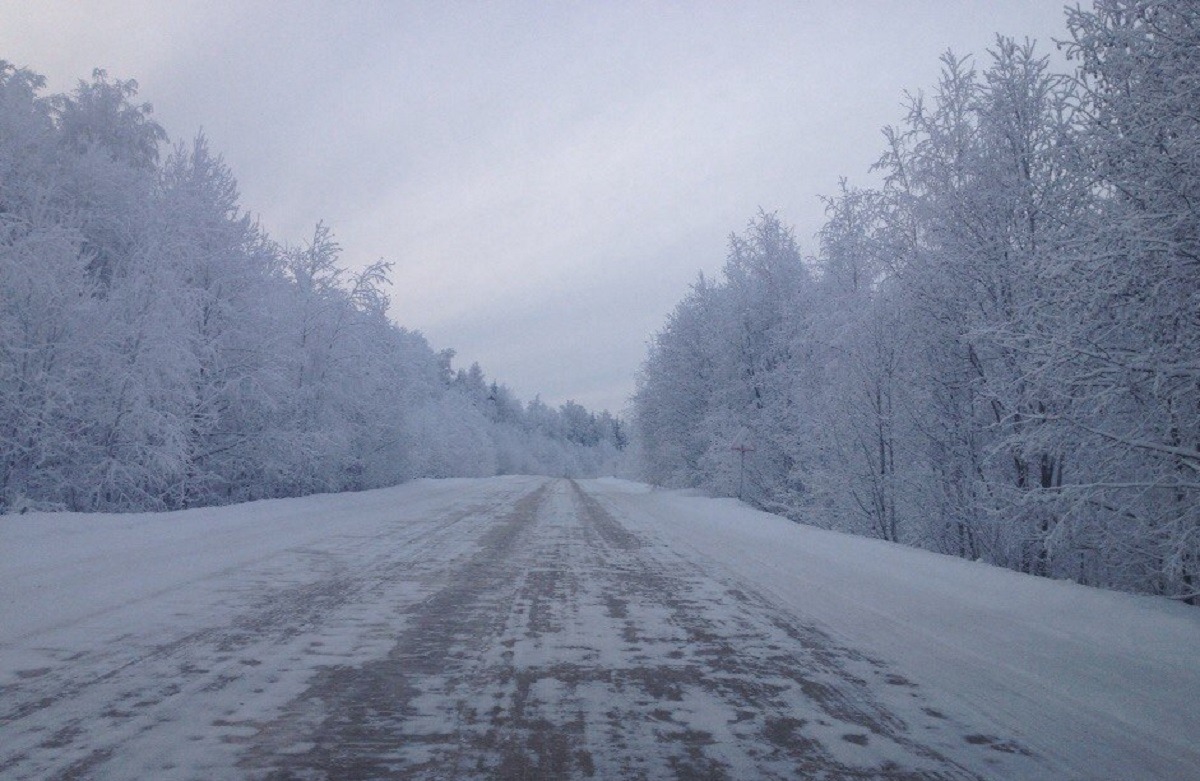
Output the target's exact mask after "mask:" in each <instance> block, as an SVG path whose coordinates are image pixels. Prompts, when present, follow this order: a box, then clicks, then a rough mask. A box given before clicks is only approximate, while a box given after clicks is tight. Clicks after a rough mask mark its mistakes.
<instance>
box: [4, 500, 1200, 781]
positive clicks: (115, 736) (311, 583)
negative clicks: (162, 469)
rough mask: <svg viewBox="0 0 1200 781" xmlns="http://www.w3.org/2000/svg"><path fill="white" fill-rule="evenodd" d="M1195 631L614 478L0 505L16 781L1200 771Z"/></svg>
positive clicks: (1091, 596)
mask: <svg viewBox="0 0 1200 781" xmlns="http://www.w3.org/2000/svg"><path fill="white" fill-rule="evenodd" d="M1197 614H1200V611H1198V610H1196V609H1194V608H1189V607H1186V606H1182V605H1177V604H1173V603H1170V602H1167V601H1165V600H1160V599H1152V598H1144V597H1133V596H1129V595H1121V594H1111V593H1106V592H1101V591H1097V590H1094V589H1087V588H1083V587H1079V586H1074V585H1071V584H1064V583H1055V582H1050V581H1046V580H1041V579H1036V578H1031V577H1025V576H1020V575H1017V574H1014V573H1010V572H1004V571H1000V570H995V569H993V568H989V567H985V566H983V565H979V564H973V563H971V562H963V561H959V560H956V559H950V558H946V557H941V556H936V555H933V554H929V553H925V552H921V551H916V550H911V549H906V548H902V547H899V546H895V545H888V544H885V543H879V542H876V541H871V540H864V539H858V538H852V537H847V536H844V535H837V534H832V533H828V532H821V531H818V530H816V529H812V528H810V527H804V526H800V525H796V524H792V523H790V522H787V521H784V520H782V519H778V518H775V517H772V516H768V515H766V514H763V513H757V512H754V511H751V510H748V509H747V508H745V507H743V506H741V505H739V504H737V503H735V502H732V501H729V500H710V499H703V498H699V497H693V496H688V495H685V494H681V493H678V492H669V491H652V490H650V489H649V488H647V487H645V486H640V485H637V484H633V483H626V482H621V481H615V480H606V481H579V482H575V481H569V480H557V479H546V478H535V477H509V478H495V479H489V480H452V481H418V482H416V483H413V484H409V485H406V486H401V487H398V488H394V489H387V490H380V491H370V492H364V493H360V494H343V495H337V496H317V497H308V498H304V499H293V500H279V501H270V502H259V503H253V504H248V505H242V506H237V507H228V508H211V509H203V510H193V511H186V512H181V513H164V514H139V515H92V516H86V515H69V514H63V515H26V516H16V517H11V516H10V517H3V518H0V778H4V779H10V778H11V779H44V778H61V779H82V778H97V779H149V778H153V779H164V780H166V779H225V778H228V779H243V778H245V779H274V780H282V779H331V780H340V779H345V780H347V781H353V780H354V779H384V778H396V779H493V778H501V779H503V778H512V779H567V778H593V777H594V778H598V779H671V778H676V779H771V778H777V779H793V778H804V779H810V778H811V779H860V778H879V779H991V778H996V779H1056V780H1057V779H1118V778H1119V779H1134V778H1136V779H1181V780H1182V779H1190V778H1198V777H1200V748H1198V747H1197V741H1196V736H1197V735H1200V706H1197V703H1198V702H1200V664H1198V662H1200V616H1198V615H1197Z"/></svg>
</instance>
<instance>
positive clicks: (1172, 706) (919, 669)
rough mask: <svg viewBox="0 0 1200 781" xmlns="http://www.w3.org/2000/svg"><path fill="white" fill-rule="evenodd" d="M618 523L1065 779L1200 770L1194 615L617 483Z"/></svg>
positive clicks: (613, 502) (606, 486) (613, 492)
mask: <svg viewBox="0 0 1200 781" xmlns="http://www.w3.org/2000/svg"><path fill="white" fill-rule="evenodd" d="M586 485H587V490H588V491H589V492H591V493H593V494H594V495H595V496H597V498H600V499H601V500H602V501H603V502H604V503H605V504H606V505H607V506H608V507H609V508H610V510H612V511H614V514H616V515H617V516H618V517H619V518H620V519H621V521H622V522H623V523H625V524H627V526H628V527H629V528H630V529H632V530H636V531H640V532H641V533H645V534H649V535H653V536H661V537H664V538H666V539H667V540H668V541H669V543H670V544H671V545H673V546H678V548H679V549H680V550H690V551H693V552H694V553H695V554H696V556H697V557H700V558H702V559H703V560H707V561H710V562H712V563H714V564H715V565H717V566H719V567H720V568H722V569H724V570H725V571H726V572H727V573H729V575H730V576H731V577H734V578H737V579H740V580H743V581H745V582H748V583H749V584H752V585H753V587H754V588H756V589H758V590H759V591H760V592H762V593H764V594H767V595H769V596H770V597H771V598H773V599H774V600H776V601H778V603H779V604H781V605H783V606H786V607H787V608H789V609H790V610H792V611H793V612H794V613H795V614H797V615H798V616H801V617H805V616H807V617H809V618H811V619H812V620H814V621H816V622H818V623H819V624H820V625H821V626H823V627H824V628H826V630H827V631H828V632H829V633H830V634H831V635H833V636H835V637H837V638H838V639H839V640H841V641H842V642H844V643H846V644H848V645H850V646H853V647H857V648H860V649H862V650H864V651H866V652H868V653H872V654H875V655H877V656H878V657H880V658H882V659H883V660H885V661H891V662H894V663H896V664H897V665H898V667H899V669H901V670H903V671H904V672H905V673H906V674H907V675H908V676H910V677H911V678H912V679H913V680H914V681H915V682H917V683H919V684H921V685H922V686H923V687H926V688H928V689H931V690H940V691H941V692H942V693H943V696H944V697H945V698H946V700H944V701H948V702H956V703H957V704H958V706H959V708H960V709H961V714H959V715H962V716H963V717H964V718H965V719H967V720H968V721H972V720H973V721H979V719H981V718H982V719H984V720H987V721H990V722H992V723H994V724H995V725H996V729H997V731H1000V732H1002V734H1003V733H1005V732H1006V733H1007V734H1010V735H1012V736H1014V737H1017V738H1019V739H1020V740H1021V741H1022V742H1024V743H1025V744H1027V745H1029V746H1031V747H1033V748H1034V749H1035V750H1036V751H1037V752H1038V753H1039V754H1040V755H1042V756H1044V757H1045V758H1046V759H1047V760H1048V761H1050V762H1051V763H1053V764H1054V765H1056V766H1057V770H1058V771H1059V772H1061V776H1059V777H1061V778H1094V779H1126V778H1128V779H1133V778H1168V779H1181V780H1182V779H1191V778H1200V610H1198V609H1196V608H1194V607H1189V606H1186V605H1181V604H1177V603H1174V602H1171V601H1170V600H1166V599H1161V598H1155V597H1144V596H1135V595H1129V594H1119V593H1113V592H1108V591H1103V590H1099V589H1093V588H1087V587H1084V586H1079V585H1077V584H1074V583H1066V582H1056V581H1051V580H1046V579H1044V578H1036V577H1032V576H1027V575H1022V574H1019V573H1015V572H1011V571H1008V570H1004V569H999V568H996V567H990V566H987V565H984V564H981V563H977V562H970V561H965V560H962V559H958V558H954V557H950V556H942V555H938V554H934V553H930V552H927V551H921V550H916V549H913V548H909V547H906V546H901V545H896V544H892V543H887V542H883V541H880V540H870V539H864V538H860V537H854V536H850V535H845V534H839V533H835V532H829V531H824V530H821V529H816V528H813V527H811V526H805V525H801V524H796V523H793V522H791V521H788V520H786V519H783V518H780V517H778V516H774V515H769V514H767V513H762V512H758V511H756V510H753V509H750V508H748V507H747V506H745V505H744V504H742V503H740V502H737V501H736V500H732V499H720V500H714V499H706V498H703V497H698V496H695V495H690V494H689V493H688V492H680V491H663V490H653V489H650V488H649V487H647V486H645V485H641V484H638V483H630V482H625V481H620V480H615V479H605V480H599V481H593V482H591V483H588V484H586Z"/></svg>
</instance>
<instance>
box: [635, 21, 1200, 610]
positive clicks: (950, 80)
mask: <svg viewBox="0 0 1200 781" xmlns="http://www.w3.org/2000/svg"><path fill="white" fill-rule="evenodd" d="M1066 27H1067V31H1068V35H1067V38H1066V39H1065V40H1064V41H1062V42H1059V43H1058V45H1059V47H1060V48H1061V49H1062V51H1064V53H1065V54H1066V55H1067V58H1068V60H1067V61H1068V62H1069V63H1072V66H1073V71H1072V72H1069V73H1056V72H1053V71H1052V70H1051V68H1050V66H1049V63H1048V60H1047V58H1046V57H1044V56H1042V55H1041V54H1039V52H1038V51H1037V50H1036V48H1035V46H1034V45H1033V44H1031V43H1029V42H1019V41H1015V40H1011V39H1007V38H997V39H996V42H995V44H994V46H993V47H992V48H991V50H990V51H989V52H988V53H987V55H986V57H983V58H982V62H981V63H980V64H978V65H976V64H975V62H974V61H973V60H972V59H969V58H960V57H957V56H955V55H953V54H946V55H945V56H943V58H942V65H943V68H942V72H941V77H940V80H939V82H938V83H937V85H936V86H935V87H934V88H933V89H932V90H930V91H929V92H928V94H925V93H918V94H914V95H909V96H908V97H907V100H906V103H905V109H906V110H905V114H904V116H903V118H902V119H901V121H900V122H899V123H898V124H896V125H895V126H893V127H889V128H887V129H886V130H885V132H884V145H883V146H884V148H883V151H882V154H881V156H880V158H879V160H878V162H877V163H876V165H875V168H876V170H878V171H879V172H880V173H881V174H882V184H881V185H880V186H878V187H874V188H856V187H851V186H849V185H847V184H846V183H845V182H843V183H842V184H841V187H840V190H839V191H838V192H837V194H836V195H834V196H833V197H829V198H827V199H825V210H826V221H825V223H824V226H823V228H822V229H821V231H820V233H819V235H818V237H817V238H818V247H819V248H818V251H817V253H816V255H815V257H804V256H802V254H801V252H800V250H799V249H798V247H797V244H796V241H795V239H794V236H793V234H792V231H791V230H790V229H789V228H788V227H787V226H786V225H784V224H783V223H782V222H781V220H780V219H779V218H778V217H777V216H776V215H774V214H769V213H760V214H759V215H758V216H757V217H756V218H755V219H754V220H752V221H751V223H750V225H749V227H748V228H747V229H746V231H745V232H744V233H742V234H740V235H734V236H733V237H731V239H730V243H729V252H728V256H727V260H726V263H725V266H724V270H723V274H722V276H721V278H720V279H716V280H713V279H707V278H704V277H703V276H702V277H701V278H700V279H699V280H698V281H697V282H696V283H695V284H694V285H693V286H692V288H691V290H690V291H689V293H688V295H687V296H686V298H684V300H683V301H681V302H680V303H679V305H678V306H677V307H676V309H675V310H674V312H673V313H672V314H671V315H670V317H669V318H668V321H667V323H666V325H665V327H664V328H663V329H662V330H661V331H660V332H659V333H658V334H657V335H656V336H655V338H654V339H653V341H652V343H651V346H650V349H649V354H648V357H647V358H646V361H645V363H644V365H643V367H642V370H641V374H640V377H639V381H638V390H637V394H636V397H635V403H634V410H635V415H634V421H635V424H636V430H637V444H638V449H639V450H640V453H641V457H642V463H643V467H642V468H643V470H644V473H645V476H646V477H647V478H648V479H650V480H652V481H654V482H657V483H661V484H665V485H672V486H693V487H702V488H706V489H708V490H711V491H714V492H717V493H722V494H725V495H733V493H734V492H735V491H736V486H737V482H738V479H739V474H738V470H739V453H738V452H736V451H734V450H732V449H731V448H733V447H734V446H736V445H747V446H752V447H754V448H755V450H754V452H752V453H749V454H747V457H746V461H745V463H746V475H745V481H746V489H745V490H746V492H747V494H748V498H749V499H750V500H751V501H753V502H755V503H756V504H758V505H759V506H761V507H764V508H766V509H769V510H773V511H778V512H782V513H784V514H787V515H789V516H791V517H793V518H796V519H800V520H804V521H807V522H811V523H816V524H820V525H824V526H827V527H830V528H835V529H841V530H845V531H850V532H854V533H858V534H865V535H870V536H874V537H879V538H882V539H886V540H893V541H899V542H904V543H908V544H912V545H916V546H920V547H923V548H928V549H930V550H935V551H940V552H943V553H949V554H954V555H958V556H963V557H966V558H971V559H979V560H983V561H986V562H990V563H993V564H997V565H1000V566H1004V567H1010V568H1012V569H1015V570H1019V571H1022V572H1028V573H1035V574H1039V575H1044V576H1048V577H1055V578H1068V579H1072V580H1076V581H1078V582H1081V583H1086V584H1094V585H1100V586H1105V587H1111V588H1118V589H1126V590H1133V591H1139V592H1148V593H1153V594H1164V595H1168V596H1171V597H1174V598H1177V599H1181V600H1185V601H1190V602H1192V603H1194V604H1195V603H1200V115H1198V114H1197V106H1200V6H1198V5H1197V4H1195V3H1194V2H1191V1H1190V0H1099V1H1098V2H1096V3H1095V4H1094V6H1093V7H1092V8H1091V9H1087V10H1085V9H1081V8H1075V9H1068V10H1067V12H1066Z"/></svg>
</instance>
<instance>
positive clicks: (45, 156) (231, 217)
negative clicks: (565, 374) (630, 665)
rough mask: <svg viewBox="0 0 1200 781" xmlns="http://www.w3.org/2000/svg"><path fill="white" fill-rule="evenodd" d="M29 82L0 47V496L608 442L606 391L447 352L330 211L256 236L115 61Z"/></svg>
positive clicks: (183, 495)
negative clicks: (347, 239) (395, 298)
mask: <svg viewBox="0 0 1200 781" xmlns="http://www.w3.org/2000/svg"><path fill="white" fill-rule="evenodd" d="M44 89H45V80H44V79H43V78H42V77H41V76H39V75H37V74H36V73H33V72H31V71H30V70H28V69H23V68H17V67H15V66H13V65H12V64H10V63H7V62H4V61H0V513H4V512H6V511H22V510H26V509H31V508H32V509H68V510H109V511H126V510H160V509H175V508H185V507H193V506H197V505H208V504H221V503H230V502H238V501H247V500H252V499H261V498H268V497H280V496H295V495H301V494H308V493H312V492H320V491H344V490H356V489H363V488H371V487H377V486H385V485H391V484H395V483H398V482H401V481H403V480H407V479H410V478H414V477H421V476H429V477H451V476H484V475H493V474H498V473H511V472H533V473H544V474H556V475H590V474H594V473H596V472H597V471H599V470H601V469H608V468H610V466H609V464H610V463H611V462H612V461H613V460H614V459H615V458H616V456H617V454H618V451H619V450H620V449H621V448H623V447H624V432H623V430H622V426H621V423H620V421H618V420H617V419H615V418H613V417H612V416H611V415H609V414H608V413H607V412H605V413H600V414H598V415H597V414H594V413H591V412H589V411H587V410H585V409H583V408H582V407H581V406H579V405H578V404H574V403H568V404H566V405H563V406H562V407H560V408H557V409H554V408H551V407H549V406H547V405H546V404H544V403H542V402H541V401H540V400H537V399H535V400H534V401H532V402H530V403H529V404H527V405H525V404H522V403H521V402H520V401H519V400H518V399H516V398H515V397H514V396H513V394H512V393H511V392H510V391H509V390H508V389H507V388H506V387H505V386H503V385H500V384H497V383H495V382H488V381H487V380H486V378H485V377H484V376H483V373H482V371H481V370H480V369H479V367H478V366H472V367H471V368H470V369H467V370H455V369H454V368H452V365H451V359H452V356H453V352H452V351H449V350H443V351H436V350H434V349H433V348H431V347H430V346H429V344H428V343H427V342H426V340H425V339H424V338H423V337H422V336H421V334H420V333H417V332H415V331H411V330H408V329H406V328H402V327H400V326H398V325H396V324H395V323H393V322H392V321H391V320H390V319H389V317H388V314H387V310H388V305H389V301H388V296H387V294H386V289H387V286H388V277H387V275H388V271H389V269H390V265H389V264H387V263H384V262H382V261H381V262H377V263H374V264H372V265H370V266H368V267H367V268H365V269H362V270H360V271H351V270H349V269H347V268H345V267H343V266H342V265H340V263H339V253H340V250H341V248H340V247H339V246H338V244H337V242H336V240H335V238H334V236H333V233H332V231H331V230H330V229H329V227H328V226H325V225H317V226H316V228H315V230H314V232H313V234H312V236H311V237H309V238H308V239H307V240H306V241H303V242H301V243H299V244H295V245H292V244H280V243H277V242H276V241H274V240H272V239H271V238H270V237H269V236H268V235H267V234H266V233H265V232H264V231H263V230H262V229H261V228H260V226H259V225H258V224H256V222H255V221H254V220H253V219H252V218H251V216H250V215H249V214H248V213H247V212H246V211H245V210H243V208H242V207H241V205H240V203H239V195H238V190H237V184H236V181H235V179H234V177H233V175H232V173H231V172H230V170H229V168H228V167H227V166H226V165H225V164H224V162H223V161H222V159H221V157H220V156H219V155H217V154H215V153H214V152H213V150H212V149H210V147H209V143H208V141H207V140H206V138H205V137H204V136H203V135H198V136H197V137H195V138H194V139H193V140H192V141H190V142H188V143H176V144H174V145H170V144H169V143H168V139H167V135H166V133H165V131H164V130H163V128H162V127H161V126H160V125H158V124H157V123H156V122H155V121H154V120H153V119H152V115H151V109H150V107H149V105H146V104H141V103H138V102H137V101H136V98H137V84H136V83H135V82H133V81H121V80H114V79H110V78H109V77H108V76H107V74H106V73H104V72H103V71H99V70H98V71H96V72H95V73H94V74H93V77H92V79H91V80H90V81H81V82H79V85H78V87H77V88H76V89H75V90H74V91H72V92H70V93H69V94H56V95H44V94H43V92H44ZM163 151H166V154H165V156H164V155H162V153H163Z"/></svg>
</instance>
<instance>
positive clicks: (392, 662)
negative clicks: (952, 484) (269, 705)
mask: <svg viewBox="0 0 1200 781" xmlns="http://www.w3.org/2000/svg"><path fill="white" fill-rule="evenodd" d="M450 575H451V579H450V580H448V581H446V580H442V581H441V582H442V583H443V584H444V585H443V586H442V587H441V588H440V590H437V591H435V592H433V593H431V595H430V596H429V598H428V599H427V600H425V601H424V602H423V603H421V604H420V605H417V606H415V607H414V608H413V610H412V612H411V613H410V615H409V616H408V617H407V620H406V622H405V625H404V629H403V630H402V631H401V632H400V633H399V634H398V635H397V637H396V642H395V645H394V646H393V647H392V649H391V650H390V651H389V652H388V653H387V655H386V657H384V658H380V659H376V660H373V661H369V662H366V663H364V664H358V665H342V666H336V667H331V668H328V669H327V670H325V671H323V672H321V673H320V674H319V675H318V676H317V677H316V678H314V682H313V685H312V686H311V687H310V688H309V690H308V691H307V692H306V693H305V694H304V695H303V696H302V697H300V698H298V699H297V700H295V701H293V702H292V703H291V704H290V705H289V706H288V707H287V708H286V709H285V711H284V714H283V716H282V717H280V718H278V719H274V720H272V721H270V722H267V723H264V724H262V725H259V726H258V729H257V732H256V734H255V735H254V736H253V737H252V738H249V739H248V741H247V749H246V753H245V755H244V757H243V761H242V767H243V769H244V770H246V771H247V772H248V773H249V774H250V775H251V777H254V778H263V779H270V780H271V781H286V780H287V779H339V780H341V781H355V780H360V781H361V780H364V779H374V778H384V777H386V778H393V779H425V780H427V781H428V780H432V779H491V778H506V779H507V778H512V779H518V778H519V779H566V778H589V777H596V778H605V779H662V778H675V779H680V780H683V781H688V780H691V779H744V778H761V779H771V778H777V779H790V778H797V777H802V778H821V779H831V780H836V779H859V778H877V779H897V780H900V779H911V780H914V781H915V780H916V779H922V780H929V779H943V780H950V779H978V778H981V776H980V775H979V774H978V772H977V771H976V770H974V769H971V768H977V767H986V768H992V769H994V770H995V771H996V772H997V774H998V775H1003V773H1004V771H1005V768H1006V766H1005V764H1004V763H1005V761H1006V760H1014V761H1019V760H1021V759H1024V758H1025V756H1024V755H1023V754H1022V753H1021V752H1022V751H1023V750H1022V749H1021V748H1020V747H1019V746H1017V745H1016V744H1015V743H1011V742H1005V741H1000V740H999V739H992V738H988V740H987V741H979V742H978V744H977V745H974V746H971V747H968V748H969V749H970V750H975V751H976V753H977V756H976V757H975V759H977V760H978V761H977V762H972V763H971V768H968V767H966V766H964V765H963V764H960V763H959V762H958V761H956V760H954V759H951V758H949V757H948V755H947V753H946V752H944V751H942V750H941V747H942V746H950V745H952V744H953V745H954V746H955V747H957V748H958V749H960V750H959V751H958V752H957V753H956V754H955V757H961V756H962V751H961V747H962V734H961V732H959V731H958V730H959V729H960V727H959V725H955V724H953V723H951V722H950V721H949V720H948V719H946V717H945V716H944V715H943V714H941V713H940V712H939V711H938V710H937V709H936V708H933V707H930V705H929V704H928V703H927V702H925V700H924V699H923V698H922V695H921V693H920V691H919V690H918V687H916V686H915V685H914V684H912V683H910V682H909V681H907V680H905V679H903V678H902V677H900V676H898V675H896V674H895V673H894V672H892V671H890V670H888V669H887V668H886V666H884V665H883V664H881V663H879V662H876V661H874V660H872V659H869V658H867V657H865V656H864V655H862V654H859V653H857V652H855V651H853V650H852V649H848V648H844V647H840V646H839V645H837V643H836V642H834V641H833V640H832V639H831V638H830V637H828V636H827V635H825V634H823V633H822V632H820V631H819V630H817V629H815V628H813V627H809V626H805V625H803V624H801V623H799V622H798V621H796V619H794V618H793V617H791V616H790V615H788V614H787V613H785V612H783V611H781V610H780V609H778V608H776V607H775V606H774V605H772V604H771V603H770V602H769V601H768V600H766V599H765V598H763V597H761V596H759V595H757V594H755V593H753V592H751V591H750V590H749V589H747V588H745V587H743V586H739V585H738V584H733V583H728V582H725V581H722V580H720V579H719V578H717V577H715V576H714V575H713V573H711V572H707V571H705V570H704V569H703V568H702V567H700V566H699V565H697V564H695V563H693V562H691V561H689V560H687V559H686V558H684V557H682V556H680V555H678V554H677V553H675V552H673V551H670V550H668V549H667V548H666V547H665V546H664V545H663V544H662V543H661V542H658V541H656V540H654V539H650V538H643V537H641V536H638V535H636V534H634V533H632V532H630V531H629V530H628V529H627V528H625V526H624V525H623V524H622V523H621V522H620V521H619V520H618V519H617V518H616V517H615V516H614V515H613V514H612V513H610V512H609V511H608V510H607V509H606V508H605V507H604V506H603V505H602V504H601V503H600V502H598V501H597V500H596V499H594V498H593V497H591V496H589V495H588V494H586V493H585V492H584V491H582V490H581V489H580V488H579V486H578V485H576V484H575V483H573V482H567V481H561V480H560V481H555V482H554V483H552V484H548V485H547V486H546V487H545V488H543V490H540V491H538V492H536V493H535V494H532V495H530V496H528V497H526V498H525V499H523V500H522V501H520V502H519V503H518V504H517V505H516V506H515V507H514V508H513V509H512V510H511V511H510V512H508V513H507V514H505V515H504V516H503V517H502V518H498V519H497V520H496V521H495V524H494V526H493V527H492V528H491V529H490V530H489V531H488V533H487V534H486V535H484V536H483V537H482V538H481V540H480V546H479V548H478V550H477V552H476V554H475V555H474V556H473V557H472V558H471V559H470V560H469V561H467V562H466V563H464V564H462V565H461V566H458V567H457V568H456V569H455V570H454V571H453V572H452V573H450ZM897 703H899V704H900V705H902V706H903V707H898V706H897ZM997 746H1000V748H997ZM1006 751H1007V752H1011V753H1005V752H1006Z"/></svg>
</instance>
